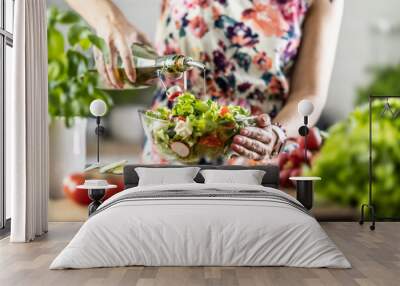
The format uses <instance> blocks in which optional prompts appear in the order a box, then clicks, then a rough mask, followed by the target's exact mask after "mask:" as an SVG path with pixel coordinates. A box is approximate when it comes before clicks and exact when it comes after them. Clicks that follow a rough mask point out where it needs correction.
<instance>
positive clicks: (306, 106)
mask: <svg viewBox="0 0 400 286" xmlns="http://www.w3.org/2000/svg"><path fill="white" fill-rule="evenodd" d="M297 110H298V112H299V114H300V115H301V116H303V118H304V125H303V126H300V128H299V134H300V135H301V136H303V137H304V160H305V163H306V164H308V159H307V135H308V133H309V131H310V130H309V128H308V126H307V125H308V116H310V115H311V114H312V113H313V111H314V105H313V104H312V102H311V101H310V100H308V99H303V100H301V101H300V102H299V104H298V105H297Z"/></svg>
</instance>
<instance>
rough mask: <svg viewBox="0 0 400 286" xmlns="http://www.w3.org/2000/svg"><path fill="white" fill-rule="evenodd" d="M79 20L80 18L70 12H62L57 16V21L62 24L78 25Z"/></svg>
mask: <svg viewBox="0 0 400 286" xmlns="http://www.w3.org/2000/svg"><path fill="white" fill-rule="evenodd" d="M80 20H81V17H79V15H78V14H76V13H75V12H73V11H71V10H69V11H63V12H61V13H59V14H58V15H57V21H58V22H60V23H62V24H72V23H78V22H79V21H80Z"/></svg>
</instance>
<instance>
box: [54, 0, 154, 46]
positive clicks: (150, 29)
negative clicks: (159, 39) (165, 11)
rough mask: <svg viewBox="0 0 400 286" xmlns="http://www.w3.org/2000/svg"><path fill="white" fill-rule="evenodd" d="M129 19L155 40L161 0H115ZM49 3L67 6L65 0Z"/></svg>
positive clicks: (55, 0)
mask: <svg viewBox="0 0 400 286" xmlns="http://www.w3.org/2000/svg"><path fill="white" fill-rule="evenodd" d="M113 2H114V3H115V4H117V6H118V7H119V8H120V9H121V11H123V12H124V13H125V16H126V17H127V19H128V20H130V21H131V22H132V23H134V24H135V26H136V27H137V28H139V29H140V30H141V31H143V32H144V33H146V34H147V35H148V36H149V39H151V40H153V39H154V35H155V30H156V25H157V19H158V17H159V15H160V9H161V0H144V1H143V0H114V1H113ZM47 5H56V6H58V7H64V8H67V7H68V5H67V4H66V2H65V0H47Z"/></svg>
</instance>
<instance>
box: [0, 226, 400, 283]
mask: <svg viewBox="0 0 400 286" xmlns="http://www.w3.org/2000/svg"><path fill="white" fill-rule="evenodd" d="M81 225H82V223H80V222H62V223H50V226H49V229H50V231H49V233H48V234H46V235H45V236H43V237H41V238H38V239H37V240H35V241H34V242H32V243H28V244H24V243H14V244H11V243H9V240H8V238H5V239H2V240H0V285H2V286H8V285H10V286H11V285H12V286H17V285H22V286H24V285H29V286H31V285H32V286H35V285H40V286H42V285H43V286H45V285H57V286H59V285H61V286H62V285H66V286H71V285H84V286H90V285H96V286H97V285H136V286H181V285H182V286H185V285H190V286H220V285H226V286H266V285H274V286H275V285H305V286H319V285H329V286H330V285H346V286H347V285H349V286H352V285H354V286H360V285H361V286H364V285H365V286H380V285H382V286H391V285H399V281H398V273H400V223H395V222H385V223H378V224H377V229H376V231H374V232H372V231H370V230H369V229H368V225H365V226H360V225H358V224H357V223H353V222H332V223H321V225H322V226H323V228H324V229H325V231H326V232H327V233H328V235H329V236H330V238H331V239H332V240H333V241H334V242H335V243H336V244H337V245H338V247H339V248H340V249H341V250H342V251H343V252H344V254H345V255H346V257H347V258H348V259H349V260H350V262H351V263H352V266H353V268H352V269H346V270H343V269H306V268H289V267H142V266H138V267H118V268H101V269H85V270H58V271H50V270H48V267H49V265H50V263H51V261H52V260H53V259H54V258H55V256H56V255H57V254H58V253H59V252H60V251H61V250H62V249H63V248H64V247H65V246H66V244H67V243H68V241H70V240H71V238H72V237H73V236H74V234H75V233H76V232H77V231H78V229H79V228H80V226H81Z"/></svg>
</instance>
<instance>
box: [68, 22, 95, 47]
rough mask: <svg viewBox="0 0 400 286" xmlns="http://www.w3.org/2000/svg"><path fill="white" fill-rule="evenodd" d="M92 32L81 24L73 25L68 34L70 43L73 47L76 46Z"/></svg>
mask: <svg viewBox="0 0 400 286" xmlns="http://www.w3.org/2000/svg"><path fill="white" fill-rule="evenodd" d="M89 33H91V32H90V30H89V28H88V27H86V26H82V25H79V24H74V25H72V26H71V27H70V28H69V30H68V33H67V37H68V43H69V44H70V45H71V46H75V45H76V44H78V43H79V42H80V40H81V39H82V38H83V37H85V36H87V35H88V34H89Z"/></svg>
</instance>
